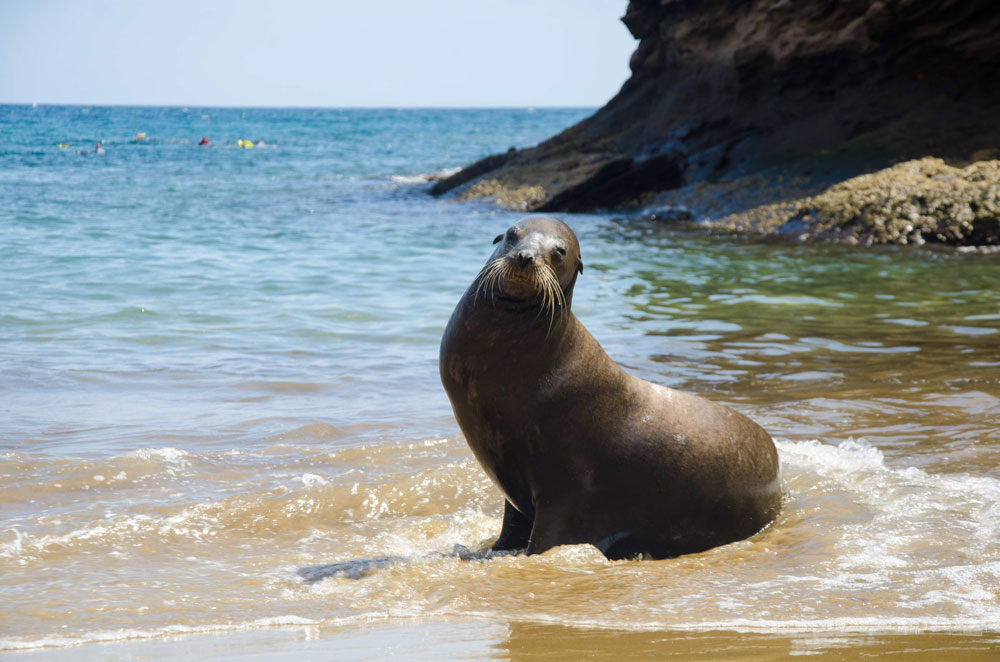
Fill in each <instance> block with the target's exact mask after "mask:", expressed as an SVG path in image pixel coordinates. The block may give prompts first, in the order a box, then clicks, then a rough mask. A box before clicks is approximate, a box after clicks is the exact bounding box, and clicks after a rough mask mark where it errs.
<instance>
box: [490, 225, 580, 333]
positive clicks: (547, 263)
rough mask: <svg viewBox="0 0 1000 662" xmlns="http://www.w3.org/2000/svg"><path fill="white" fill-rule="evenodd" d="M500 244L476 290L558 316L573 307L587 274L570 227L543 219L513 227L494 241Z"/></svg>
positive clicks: (494, 297)
mask: <svg viewBox="0 0 1000 662" xmlns="http://www.w3.org/2000/svg"><path fill="white" fill-rule="evenodd" d="M493 243H494V244H498V245H497V248H496V250H495V251H493V255H492V256H491V257H490V260H489V261H488V262H487V263H486V266H484V267H483V269H482V271H481V272H480V274H479V285H478V288H477V291H476V295H477V297H478V296H479V294H480V293H482V294H485V295H487V296H489V297H492V298H493V300H494V301H496V298H497V297H498V296H499V297H501V298H502V299H505V300H508V301H515V302H521V303H532V302H535V301H536V300H537V302H538V304H539V305H540V306H541V310H542V311H545V312H547V313H549V314H550V315H552V316H554V315H555V314H556V312H558V311H559V310H561V309H563V308H565V309H566V310H568V309H569V306H570V304H571V302H572V298H573V286H574V285H575V284H576V277H577V275H579V274H581V273H583V261H582V260H581V259H580V243H579V242H578V241H577V239H576V235H575V234H573V230H571V229H570V227H569V226H568V225H566V224H565V223H563V222H562V221H560V220H559V219H556V218H551V217H546V216H540V217H531V218H526V219H524V220H523V221H520V222H518V223H515V224H514V225H512V226H510V227H509V228H508V229H507V232H505V233H504V234H501V235H497V237H496V239H494V240H493Z"/></svg>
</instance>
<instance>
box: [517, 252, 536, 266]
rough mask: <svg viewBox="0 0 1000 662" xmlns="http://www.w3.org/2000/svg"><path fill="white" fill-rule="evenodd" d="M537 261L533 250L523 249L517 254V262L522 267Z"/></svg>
mask: <svg viewBox="0 0 1000 662" xmlns="http://www.w3.org/2000/svg"><path fill="white" fill-rule="evenodd" d="M534 261H535V255H534V253H532V252H531V251H521V252H520V253H518V254H517V263H518V264H519V265H521V266H522V267H526V266H528V265H529V264H531V263H532V262H534Z"/></svg>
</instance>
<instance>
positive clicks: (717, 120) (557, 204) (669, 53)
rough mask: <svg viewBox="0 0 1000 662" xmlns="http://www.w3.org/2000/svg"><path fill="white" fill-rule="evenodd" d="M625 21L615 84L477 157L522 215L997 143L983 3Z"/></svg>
mask: <svg viewBox="0 0 1000 662" xmlns="http://www.w3.org/2000/svg"><path fill="white" fill-rule="evenodd" d="M622 20H623V21H624V23H625V25H626V26H627V27H628V29H629V30H630V31H631V32H632V34H633V35H634V36H635V37H636V38H638V39H639V44H638V47H637V49H636V51H635V53H634V54H633V56H632V58H631V60H630V67H631V70H632V75H631V77H630V78H629V79H628V80H627V81H626V82H625V84H624V85H623V86H622V88H621V90H620V91H619V93H618V94H617V95H616V96H615V97H614V98H613V99H612V100H611V101H609V102H608V103H607V105H605V106H604V107H603V108H601V109H600V110H598V111H597V112H596V113H595V114H594V115H593V116H591V117H589V118H587V119H586V120H584V121H582V122H580V123H579V124H577V125H576V126H573V127H570V128H569V129H567V130H566V131H564V132H562V133H561V134H559V135H558V136H555V137H554V138H551V139H549V140H548V141H546V142H544V143H542V144H540V145H538V146H536V147H533V148H530V149H525V150H520V151H517V152H515V153H513V154H504V155H501V156H502V157H503V159H502V160H501V159H496V160H494V161H489V160H488V159H487V161H489V163H488V164H487V165H489V166H490V167H489V169H488V177H489V178H490V179H491V187H490V188H489V189H488V190H490V191H496V190H498V189H502V188H503V187H520V188H524V187H527V186H533V187H538V188H537V195H536V196H535V198H533V199H537V200H538V202H536V203H535V204H533V205H531V208H533V209H539V210H542V209H544V210H547V211H558V210H571V211H583V210H587V209H596V208H604V207H613V206H626V205H628V204H629V203H632V202H636V201H640V200H643V199H646V198H648V195H647V194H648V193H649V192H652V191H658V190H659V191H662V190H665V189H668V188H671V187H674V186H679V185H681V184H682V183H684V184H686V185H693V184H697V183H699V182H718V181H724V180H728V179H734V178H740V177H745V176H748V175H752V174H753V173H756V172H761V171H764V170H767V169H768V168H772V167H774V166H775V165H776V164H777V165H780V166H788V165H789V164H792V165H793V167H794V166H795V164H800V166H801V167H800V170H801V169H805V168H806V165H801V164H808V168H809V169H812V170H817V171H818V170H823V169H826V170H830V169H832V170H834V171H835V172H836V173H837V176H838V177H839V179H846V178H848V177H852V176H855V175H858V174H861V173H863V172H867V171H871V170H873V169H875V168H881V167H886V166H889V165H891V164H892V163H896V162H900V161H904V160H907V159H911V158H920V157H924V156H935V157H941V158H944V159H945V160H948V161H951V162H955V161H962V160H967V159H968V157H969V155H970V154H972V153H973V152H975V151H976V150H981V149H984V148H986V149H996V148H997V147H1000V122H997V121H996V118H997V117H998V116H1000V115H998V112H1000V3H997V2H994V1H993V0H919V1H918V0H846V1H837V0H821V1H817V2H792V1H791V0H743V1H738V0H697V1H696V0H633V2H631V3H629V5H628V9H627V11H626V13H625V16H624V18H623V19H622ZM490 158H491V159H492V158H494V157H490ZM647 160H648V161H652V163H653V164H659V165H662V166H664V167H663V168H662V169H655V172H654V169H653V168H652V166H648V168H649V170H646V169H645V168H644V167H643V166H642V164H643V163H646V162H647ZM668 161H669V162H670V163H672V164H673V167H669V166H666V165H665V164H667V163H668ZM483 163H484V162H483V161H481V162H479V163H478V164H475V165H474V166H472V168H478V169H476V170H470V172H468V173H467V172H466V171H462V172H461V173H459V174H458V175H456V176H455V177H456V178H457V179H455V180H454V181H461V182H462V183H463V184H465V183H468V182H472V181H474V180H476V179H477V178H479V177H481V176H482V175H483V174H486V172H485V171H484V172H480V170H482V166H481V164H483ZM629 164H631V165H629ZM626 166H628V167H626ZM657 173H658V174H657ZM533 190H535V189H533ZM644 196H645V198H644ZM497 197H498V199H500V198H502V197H503V196H497Z"/></svg>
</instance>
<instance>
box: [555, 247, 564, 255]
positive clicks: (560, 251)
mask: <svg viewBox="0 0 1000 662" xmlns="http://www.w3.org/2000/svg"><path fill="white" fill-rule="evenodd" d="M556 253H558V254H559V257H566V249H565V248H563V247H562V246H556Z"/></svg>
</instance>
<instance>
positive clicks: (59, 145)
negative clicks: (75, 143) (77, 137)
mask: <svg viewBox="0 0 1000 662" xmlns="http://www.w3.org/2000/svg"><path fill="white" fill-rule="evenodd" d="M56 147H58V148H59V149H66V148H67V147H69V143H56Z"/></svg>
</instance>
